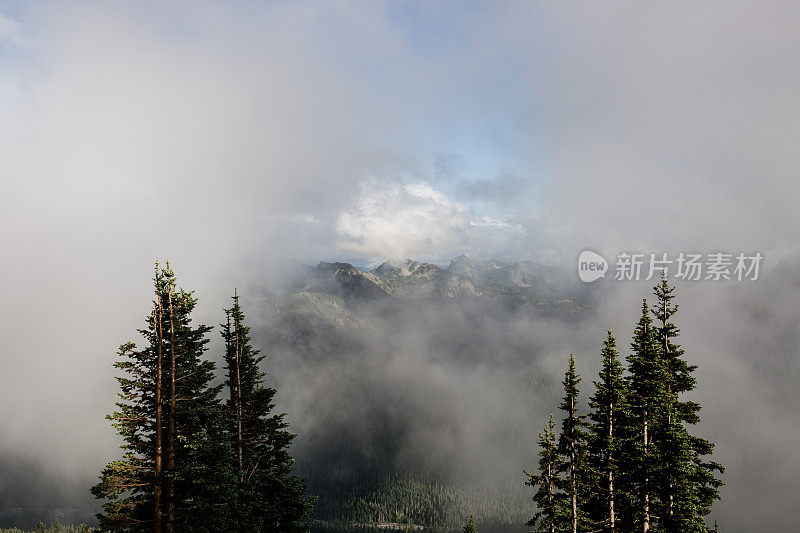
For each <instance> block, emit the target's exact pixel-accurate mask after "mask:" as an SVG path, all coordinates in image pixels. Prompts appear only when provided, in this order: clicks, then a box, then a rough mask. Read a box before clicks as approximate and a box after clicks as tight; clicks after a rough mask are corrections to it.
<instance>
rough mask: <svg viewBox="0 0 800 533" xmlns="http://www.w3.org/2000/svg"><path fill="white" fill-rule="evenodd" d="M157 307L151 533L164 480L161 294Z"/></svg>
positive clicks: (156, 528)
mask: <svg viewBox="0 0 800 533" xmlns="http://www.w3.org/2000/svg"><path fill="white" fill-rule="evenodd" d="M157 297H158V306H157V307H156V308H155V309H153V330H154V333H155V334H156V383H155V389H156V390H155V403H156V458H155V475H154V476H153V477H154V479H153V531H154V532H155V533H161V525H162V524H161V522H162V517H161V503H162V502H161V484H162V483H163V482H164V480H163V479H162V477H161V474H162V472H161V460H162V454H163V447H164V442H163V426H162V415H163V412H162V405H161V403H162V402H161V364H162V363H161V361H162V352H161V294H160V291H159V293H158V294H157Z"/></svg>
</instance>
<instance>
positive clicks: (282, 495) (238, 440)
mask: <svg viewBox="0 0 800 533" xmlns="http://www.w3.org/2000/svg"><path fill="white" fill-rule="evenodd" d="M232 298H233V306H232V307H231V308H230V309H226V310H225V314H226V317H227V320H226V323H225V324H222V337H223V339H224V341H225V369H226V370H227V379H226V382H225V385H226V386H227V388H228V390H229V392H230V395H229V400H228V402H227V409H226V411H227V420H228V427H227V434H228V435H229V440H230V443H231V448H232V449H233V450H234V457H233V459H234V461H233V463H232V466H233V467H234V469H235V471H236V473H237V477H238V480H239V484H238V485H239V490H238V493H239V494H238V503H237V514H236V517H235V526H236V527H235V528H234V529H235V530H236V531H260V532H276V533H277V532H280V533H290V532H292V531H305V527H306V524H305V523H304V520H305V519H306V517H307V515H308V514H309V512H310V510H311V501H310V500H309V499H308V498H306V496H305V494H306V491H307V486H306V483H305V481H303V480H301V479H300V478H298V477H296V476H294V475H293V474H292V470H293V463H294V461H293V460H292V458H291V456H290V455H289V451H288V448H289V445H290V444H291V442H292V440H293V439H294V435H292V434H291V433H290V432H289V431H287V427H288V424H287V423H286V422H285V421H284V417H285V415H284V414H276V413H274V412H273V409H274V407H275V406H274V397H275V393H276V391H275V389H274V388H271V387H267V386H266V384H265V377H266V374H265V373H264V372H262V371H261V370H260V369H259V363H261V362H262V361H263V360H264V357H265V356H264V355H261V354H260V352H259V351H258V350H256V349H254V348H253V347H252V345H251V339H250V327H249V326H247V325H246V323H245V314H244V311H243V310H242V307H241V305H240V303H239V296H238V294H236V293H235V292H234V296H233V297H232Z"/></svg>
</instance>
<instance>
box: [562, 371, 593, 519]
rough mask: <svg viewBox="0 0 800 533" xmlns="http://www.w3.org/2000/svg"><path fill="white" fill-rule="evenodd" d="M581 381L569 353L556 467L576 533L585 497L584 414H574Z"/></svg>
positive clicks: (585, 451) (583, 512) (581, 517)
mask: <svg viewBox="0 0 800 533" xmlns="http://www.w3.org/2000/svg"><path fill="white" fill-rule="evenodd" d="M580 382H581V377H580V374H578V373H577V372H576V370H575V357H574V356H573V355H570V356H569V367H568V368H567V372H566V373H565V375H564V381H563V385H564V397H563V399H562V401H561V404H560V406H559V407H560V408H561V410H562V411H564V419H563V420H562V422H561V435H560V437H559V440H558V454H559V456H560V458H561V460H560V464H559V467H558V470H559V472H560V473H562V474H564V476H565V480H564V492H565V493H566V498H567V506H568V511H567V512H568V516H569V529H568V531H571V532H572V533H577V532H578V531H579V530H582V529H583V528H584V525H585V524H586V521H587V517H586V516H585V501H586V497H587V488H588V487H587V484H586V481H587V478H588V472H587V465H586V453H587V450H586V438H587V435H586V429H585V426H586V422H585V416H584V415H579V414H578V396H579V394H580V390H579V389H578V385H579V384H580Z"/></svg>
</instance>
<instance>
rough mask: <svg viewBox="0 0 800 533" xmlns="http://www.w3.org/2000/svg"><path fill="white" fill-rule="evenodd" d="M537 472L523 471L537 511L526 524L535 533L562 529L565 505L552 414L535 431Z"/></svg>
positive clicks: (564, 518) (565, 515)
mask: <svg viewBox="0 0 800 533" xmlns="http://www.w3.org/2000/svg"><path fill="white" fill-rule="evenodd" d="M538 445H539V473H538V474H530V473H528V472H525V476H526V477H527V478H528V480H527V481H526V482H525V484H526V485H528V486H529V487H535V488H536V493H535V494H534V495H533V501H534V503H536V507H537V509H538V511H537V512H536V515H534V517H533V518H532V519H531V520H530V521H529V522H528V524H527V525H528V527H532V528H534V529H533V531H534V532H536V533H555V532H556V531H563V524H564V523H565V521H566V520H567V517H568V514H567V512H566V507H565V503H566V501H565V499H564V493H563V492H562V487H563V485H564V482H563V479H562V478H561V474H560V473H559V471H558V467H559V463H560V458H559V455H558V437H557V436H556V422H555V420H553V415H550V419H549V420H548V421H547V424H546V425H545V427H544V429H542V431H540V432H539V441H538Z"/></svg>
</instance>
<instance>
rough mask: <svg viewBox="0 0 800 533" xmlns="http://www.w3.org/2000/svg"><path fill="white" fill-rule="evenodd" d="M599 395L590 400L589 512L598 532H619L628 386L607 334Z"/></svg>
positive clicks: (596, 387) (622, 493)
mask: <svg viewBox="0 0 800 533" xmlns="http://www.w3.org/2000/svg"><path fill="white" fill-rule="evenodd" d="M600 353H601V356H602V359H603V362H602V366H601V369H600V375H599V379H598V380H597V381H595V382H594V386H595V393H594V395H593V396H592V397H591V398H590V400H589V407H590V408H591V411H590V413H589V419H590V420H591V423H590V425H589V438H588V444H589V465H590V471H591V475H592V478H593V488H594V490H593V491H592V496H591V498H590V505H589V512H590V516H591V518H592V523H593V525H594V527H595V530H596V531H604V532H614V531H619V530H620V529H619V526H620V522H621V514H622V510H623V501H625V500H626V499H627V495H626V494H625V493H624V490H622V484H621V478H622V476H621V475H620V469H621V463H622V443H623V442H624V438H625V434H624V431H625V423H626V420H627V416H628V405H627V395H628V390H627V385H626V381H625V377H624V376H623V372H624V370H623V367H622V363H621V362H620V360H619V357H620V356H619V352H618V351H617V341H616V339H615V338H614V335H613V334H612V332H611V331H608V332H607V335H606V339H605V341H604V342H603V348H602V350H601V352H600Z"/></svg>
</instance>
